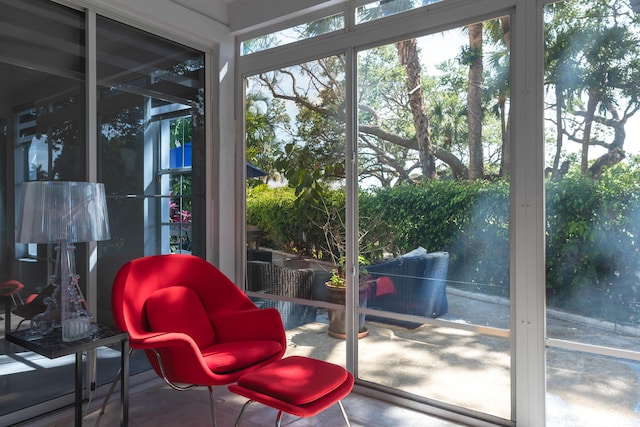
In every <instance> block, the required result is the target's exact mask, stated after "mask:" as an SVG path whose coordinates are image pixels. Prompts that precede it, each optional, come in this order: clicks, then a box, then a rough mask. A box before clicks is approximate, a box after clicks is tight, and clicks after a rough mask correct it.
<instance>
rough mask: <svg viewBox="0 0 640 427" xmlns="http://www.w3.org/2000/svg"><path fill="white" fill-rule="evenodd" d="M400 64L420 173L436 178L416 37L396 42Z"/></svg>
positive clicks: (427, 177)
mask: <svg viewBox="0 0 640 427" xmlns="http://www.w3.org/2000/svg"><path fill="white" fill-rule="evenodd" d="M396 49H397V51H398V58H399V59H400V64H402V66H403V67H404V69H405V74H406V76H407V91H408V96H409V108H410V109H411V115H412V117H413V124H414V127H415V130H416V141H417V143H418V153H419V156H420V164H421V166H422V173H423V174H424V176H425V178H426V179H434V178H436V163H435V160H436V158H435V155H434V152H433V147H432V146H431V138H430V135H429V117H428V116H427V112H426V111H425V110H424V99H423V96H422V76H421V72H422V67H421V65H420V58H419V57H418V48H417V41H416V39H409V40H406V41H402V42H398V43H396Z"/></svg>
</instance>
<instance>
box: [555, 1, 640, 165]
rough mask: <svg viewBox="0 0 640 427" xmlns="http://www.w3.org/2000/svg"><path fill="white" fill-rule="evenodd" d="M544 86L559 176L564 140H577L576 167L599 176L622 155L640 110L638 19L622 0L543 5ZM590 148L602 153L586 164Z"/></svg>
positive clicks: (621, 157)
mask: <svg viewBox="0 0 640 427" xmlns="http://www.w3.org/2000/svg"><path fill="white" fill-rule="evenodd" d="M546 15H547V16H546V18H547V22H548V25H547V31H546V37H545V43H546V52H545V61H546V68H547V70H548V73H547V80H546V84H547V86H548V87H549V88H550V89H552V90H553V91H554V95H555V96H554V98H553V100H552V104H551V105H549V107H550V108H554V109H555V117H554V119H550V120H552V121H553V122H554V125H555V128H556V154H555V156H554V162H553V165H552V176H557V174H558V171H559V164H560V151H561V148H562V140H563V138H566V140H568V141H569V142H574V143H577V144H580V170H581V171H582V172H584V173H590V174H591V175H593V176H598V175H599V174H600V173H602V171H603V169H604V168H606V167H609V166H612V165H614V164H616V163H618V162H620V161H621V160H622V159H623V158H624V157H625V153H624V149H623V148H624V142H625V139H626V132H625V129H624V128H625V125H626V123H627V122H628V120H629V119H630V118H631V117H632V116H633V115H634V114H635V113H636V112H637V111H638V109H639V108H640V103H639V101H638V87H637V81H638V79H639V78H640V60H639V59H638V56H639V54H640V47H639V45H640V38H639V36H638V24H639V23H640V20H639V19H638V17H637V16H636V15H635V14H634V13H633V12H632V10H631V9H630V8H629V4H628V3H627V2H626V1H622V0H613V1H611V0H596V1H590V2H582V1H565V2H562V3H558V4H554V5H550V6H548V7H547V9H546ZM593 147H600V148H603V149H604V154H601V155H599V157H598V158H597V159H595V160H593V162H592V163H591V165H590V153H591V151H592V148H593Z"/></svg>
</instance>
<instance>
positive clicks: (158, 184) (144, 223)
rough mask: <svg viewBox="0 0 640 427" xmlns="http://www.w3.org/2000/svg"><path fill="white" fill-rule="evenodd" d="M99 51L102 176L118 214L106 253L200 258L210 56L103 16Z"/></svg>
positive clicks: (113, 222) (130, 255) (111, 207)
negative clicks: (205, 95)
mask: <svg viewBox="0 0 640 427" xmlns="http://www.w3.org/2000/svg"><path fill="white" fill-rule="evenodd" d="M97 46H98V55H97V59H98V81H99V84H100V86H99V88H98V113H99V123H98V126H99V130H100V135H99V138H100V143H101V151H100V153H101V158H100V162H101V175H102V179H103V180H104V182H105V188H106V191H107V194H108V199H109V205H110V212H113V213H114V214H113V215H112V216H113V218H112V219H111V223H112V224H111V227H112V233H111V234H112V239H111V241H109V242H106V243H105V244H104V255H105V256H115V257H118V256H124V257H133V255H134V254H137V255H138V256H139V255H144V254H153V253H169V252H175V251H189V252H191V251H193V250H194V249H195V248H199V249H198V250H196V252H198V251H200V254H201V255H202V254H203V252H202V250H203V248H204V235H205V233H204V232H199V233H197V236H198V237H197V238H196V242H194V241H193V239H192V238H193V236H194V234H193V233H192V232H191V230H192V227H193V226H194V225H195V224H197V225H198V226H199V227H200V228H199V229H200V230H203V229H204V197H203V196H204V154H203V153H204V120H203V119H202V118H203V117H204V116H203V93H204V92H203V90H204V73H203V71H204V55H203V54H202V53H201V52H198V51H195V50H193V49H190V48H187V47H184V46H180V45H178V44H176V43H172V42H169V41H167V40H163V39H160V38H158V37H155V36H152V35H150V34H147V33H144V32H142V31H139V30H135V29H133V28H130V27H127V26H125V25H122V24H119V23H116V22H113V21H110V20H108V19H105V18H99V19H98V40H97ZM116 212H127V214H126V215H123V214H116ZM174 223H175V224H174ZM177 224H179V225H177Z"/></svg>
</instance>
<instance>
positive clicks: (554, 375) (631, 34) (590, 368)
mask: <svg viewBox="0 0 640 427" xmlns="http://www.w3.org/2000/svg"><path fill="white" fill-rule="evenodd" d="M632 7H635V4H634V3H633V2H631V3H629V2H625V1H618V0H597V1H585V0H568V1H564V2H560V3H554V4H550V5H548V6H546V7H545V9H544V23H545V56H544V58H545V64H544V66H545V69H544V72H545V79H544V81H545V85H546V87H545V99H544V101H545V134H546V135H545V141H546V146H545V148H546V159H545V160H546V170H545V172H546V182H545V192H546V302H547V335H548V336H549V337H550V338H555V339H560V340H564V341H569V342H571V343H572V344H573V343H579V344H590V345H596V346H601V347H609V348H612V349H620V350H625V351H632V352H634V353H635V357H636V358H637V357H638V350H640V347H639V346H638V342H637V336H638V329H637V326H638V321H639V320H640V250H639V248H638V236H639V235H640V225H639V224H640V221H638V219H639V218H640V190H639V189H640V187H639V186H638V182H639V178H640V174H639V171H640V169H639V165H640V162H639V160H640V157H639V155H640V138H639V137H640V126H639V125H638V124H639V123H640V115H639V114H638V111H639V109H640V102H639V101H638V100H639V98H638V94H639V93H638V85H637V81H638V76H639V75H640V65H639V64H640V63H639V61H638V58H639V56H640V19H639V17H638V10H633V9H632ZM551 345H553V341H551ZM578 348H580V347H579V346H578ZM589 351H591V349H589V348H585V349H584V353H578V352H568V351H562V350H559V349H555V348H553V347H552V348H549V351H548V356H547V359H548V366H547V374H548V377H547V387H548V389H549V395H548V402H549V404H548V407H550V410H549V413H548V417H549V418H548V419H558V418H560V419H562V420H563V421H564V422H563V425H567V426H597V425H602V423H605V424H611V425H635V424H638V422H639V420H640V418H638V415H637V413H636V412H635V411H636V410H637V399H636V398H637V396H638V390H639V388H638V376H637V374H636V371H637V364H638V362H637V361H635V360H631V359H629V360H624V359H616V358H613V357H611V358H605V357H601V356H596V355H593V354H589ZM561 389H563V390H561ZM630 396H634V397H633V398H631V399H630V398H629V397H630ZM605 408H606V409H605ZM598 409H600V410H601V411H603V412H602V413H605V412H606V413H607V420H606V421H605V420H603V419H602V418H600V417H599V416H598ZM565 420H566V421H565Z"/></svg>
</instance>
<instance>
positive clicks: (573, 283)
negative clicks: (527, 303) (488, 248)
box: [546, 164, 640, 322]
mask: <svg viewBox="0 0 640 427" xmlns="http://www.w3.org/2000/svg"><path fill="white" fill-rule="evenodd" d="M639 180H640V173H639V172H638V169H635V170H633V169H630V167H629V166H627V165H622V164H620V165H616V166H615V167H613V168H611V169H609V170H608V171H607V173H606V174H605V175H604V176H603V177H602V178H601V179H600V180H594V179H593V178H591V177H589V176H586V175H582V174H574V175H570V176H568V177H566V178H565V179H562V180H557V181H551V182H549V183H548V184H547V243H546V250H547V296H548V301H549V302H550V303H551V304H553V305H555V306H559V307H562V308H566V309H568V310H572V311H576V310H577V311H581V310H583V309H585V308H586V307H588V310H589V314H590V315H591V316H595V317H601V318H604V319H608V320H612V321H635V322H637V321H639V320H640V275H639V274H640V266H639V265H638V259H640V249H639V248H638V236H640V191H639V190H638V181H639Z"/></svg>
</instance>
